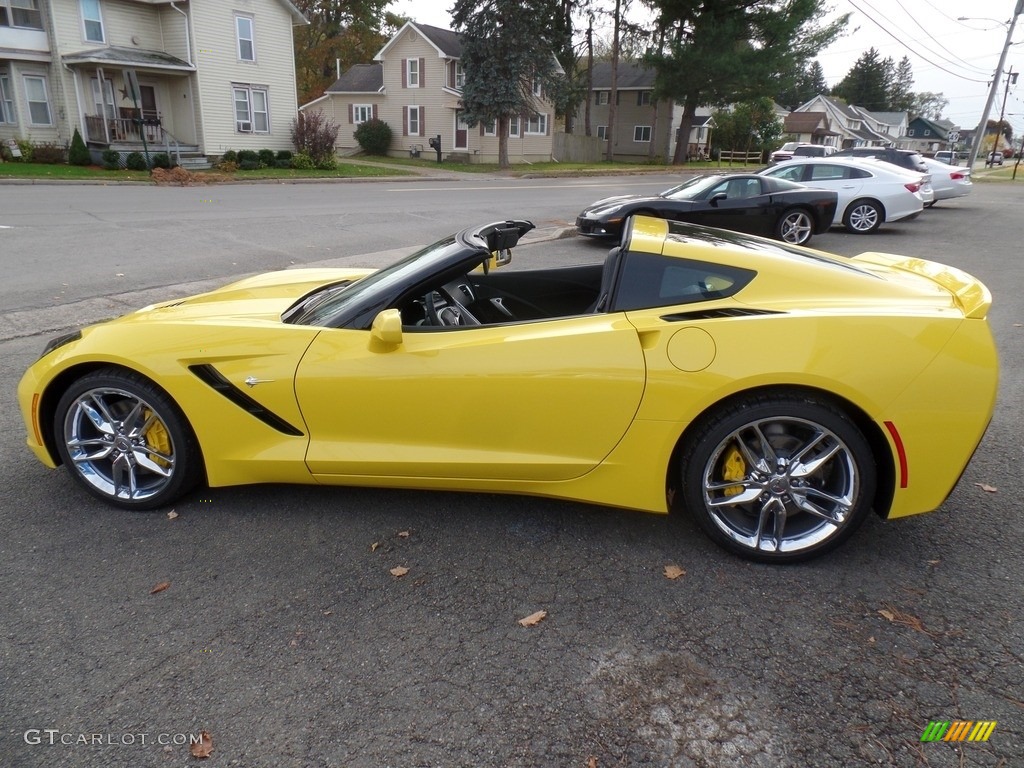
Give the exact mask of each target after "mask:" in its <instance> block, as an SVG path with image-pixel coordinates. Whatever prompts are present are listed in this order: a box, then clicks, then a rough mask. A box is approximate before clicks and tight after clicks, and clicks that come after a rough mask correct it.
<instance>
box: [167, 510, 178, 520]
mask: <svg viewBox="0 0 1024 768" xmlns="http://www.w3.org/2000/svg"><path fill="white" fill-rule="evenodd" d="M177 516H178V513H177V512H175V511H174V510H173V509H172V510H171V511H170V512H168V513H167V519H168V520H173V519H174V518H176V517H177Z"/></svg>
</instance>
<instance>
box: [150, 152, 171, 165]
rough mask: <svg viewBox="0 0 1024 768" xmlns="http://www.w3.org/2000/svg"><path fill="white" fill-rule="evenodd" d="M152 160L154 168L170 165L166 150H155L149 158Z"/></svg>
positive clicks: (169, 157)
mask: <svg viewBox="0 0 1024 768" xmlns="http://www.w3.org/2000/svg"><path fill="white" fill-rule="evenodd" d="M150 159H151V160H152V161H153V167H154V168H170V167H171V156H170V155H168V154H167V153H166V152H157V153H156V154H155V155H153V156H152V157H151V158H150Z"/></svg>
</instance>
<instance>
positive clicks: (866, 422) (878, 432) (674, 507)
mask: <svg viewBox="0 0 1024 768" xmlns="http://www.w3.org/2000/svg"><path fill="white" fill-rule="evenodd" d="M762 395H790V396H795V397H808V398H811V399H813V400H815V401H817V402H819V403H823V404H825V405H828V406H830V407H832V408H835V409H836V410H838V411H840V412H841V413H843V414H845V415H846V416H847V417H848V418H849V419H850V420H851V421H853V423H854V425H856V427H857V429H859V430H860V432H861V434H863V435H864V439H865V440H867V442H868V446H869V447H870V448H871V453H872V455H873V456H874V459H875V470H876V472H877V475H878V478H877V483H876V486H875V497H874V499H872V504H871V506H872V509H874V511H875V514H877V515H878V516H879V517H882V518H885V517H886V516H887V514H888V510H889V507H890V506H891V504H892V500H893V494H894V493H895V491H896V463H895V459H894V458H893V455H892V449H891V448H890V447H889V441H888V439H887V438H886V436H885V433H884V432H883V430H882V427H881V426H880V425H879V424H878V423H876V422H875V421H874V420H873V419H872V418H871V417H870V416H868V414H867V413H865V412H864V410H863V409H862V408H860V407H859V406H858V405H857V404H856V403H853V402H851V401H850V400H847V399H846V398H844V397H840V396H839V395H837V394H835V393H834V392H829V391H828V390H824V389H818V388H816V387H809V386H806V385H802V384H792V385H790V384H772V385H766V386H763V387H754V388H751V389H745V390H741V391H739V392H734V393H733V394H731V395H729V396H727V397H724V398H722V399H721V400H718V401H716V402H714V403H712V404H711V405H709V406H708V407H707V408H705V409H704V410H703V411H702V412H701V413H700V415H698V416H697V417H696V418H695V419H694V420H693V421H691V422H690V424H689V425H688V426H687V427H686V429H684V430H683V432H682V434H680V435H679V438H678V439H677V440H676V444H675V447H674V448H673V450H672V455H671V457H670V458H669V462H668V466H667V467H665V493H666V498H668V499H670V500H671V504H670V507H671V508H670V510H669V511H670V512H673V513H676V512H679V511H681V509H680V507H681V498H682V494H681V493H680V487H679V471H678V468H679V466H680V461H682V460H683V452H684V446H685V444H686V442H687V438H688V437H689V436H690V435H692V434H693V433H694V432H696V431H697V430H699V429H700V428H701V426H702V425H703V423H704V422H705V421H706V420H707V419H708V418H710V417H711V414H713V413H714V412H715V411H717V410H718V409H720V408H727V407H729V406H730V405H732V404H733V403H735V402H737V401H739V400H745V399H748V398H750V397H757V396H762Z"/></svg>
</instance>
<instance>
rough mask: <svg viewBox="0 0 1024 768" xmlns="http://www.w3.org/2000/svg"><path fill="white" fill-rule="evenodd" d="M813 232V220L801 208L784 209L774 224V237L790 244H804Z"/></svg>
mask: <svg viewBox="0 0 1024 768" xmlns="http://www.w3.org/2000/svg"><path fill="white" fill-rule="evenodd" d="M813 234H814V222H813V221H812V220H811V215H810V214H809V213H807V211H805V210H804V209H802V208H793V209H791V210H788V211H786V212H785V213H783V214H782V216H781V217H780V218H779V221H778V223H777V224H776V225H775V237H777V238H778V239H779V240H782V241H783V242H785V243H790V244H792V245H804V244H805V243H808V242H810V239H811V235H813Z"/></svg>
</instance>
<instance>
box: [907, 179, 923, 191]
mask: <svg viewBox="0 0 1024 768" xmlns="http://www.w3.org/2000/svg"><path fill="white" fill-rule="evenodd" d="M903 186H904V187H906V188H907V189H909V190H910V191H911V192H917V191H918V190H919V189H920V188H921V182H919V181H913V182H911V183H909V184H904V185H903Z"/></svg>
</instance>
